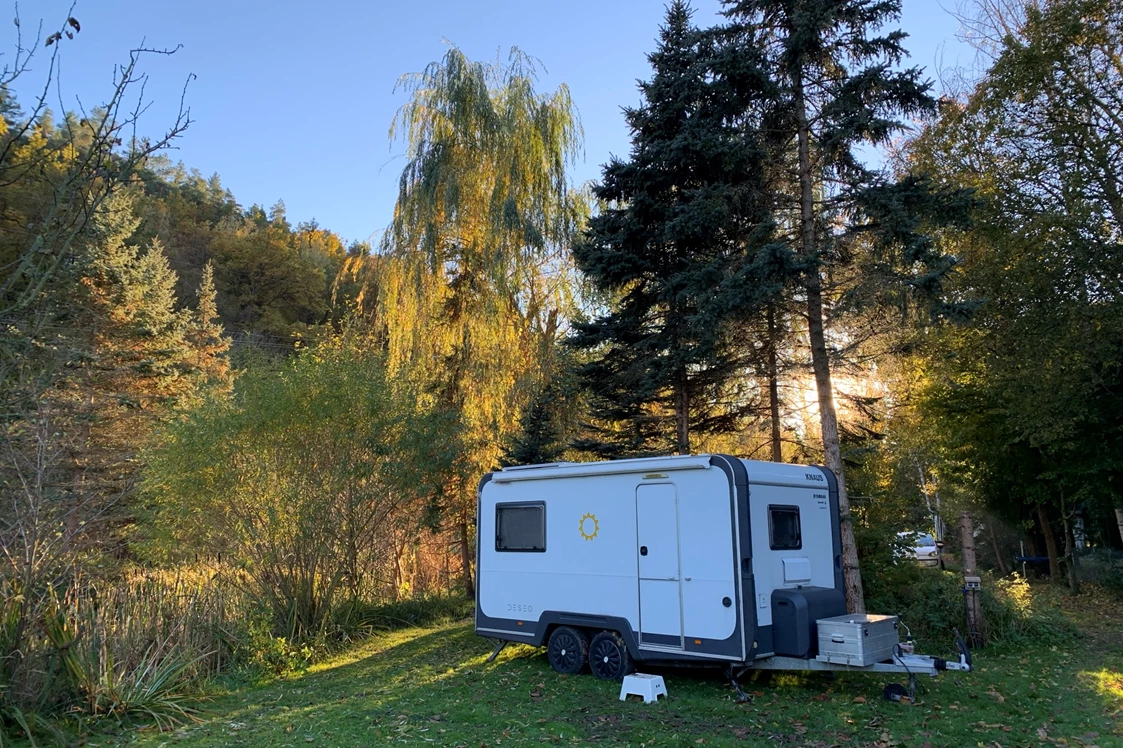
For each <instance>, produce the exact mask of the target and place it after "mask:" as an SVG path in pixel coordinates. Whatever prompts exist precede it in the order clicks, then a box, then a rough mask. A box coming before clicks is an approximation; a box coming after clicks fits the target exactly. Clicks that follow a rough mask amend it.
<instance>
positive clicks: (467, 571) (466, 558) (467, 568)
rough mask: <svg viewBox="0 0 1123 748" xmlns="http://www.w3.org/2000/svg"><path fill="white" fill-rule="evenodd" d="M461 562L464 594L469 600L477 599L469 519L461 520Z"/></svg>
mask: <svg viewBox="0 0 1123 748" xmlns="http://www.w3.org/2000/svg"><path fill="white" fill-rule="evenodd" d="M459 532H460V564H461V567H462V569H463V572H464V594H465V595H467V596H468V599H469V600H475V599H476V585H475V583H474V582H473V581H472V549H471V547H470V546H469V545H468V520H467V519H464V518H461V520H460V527H459Z"/></svg>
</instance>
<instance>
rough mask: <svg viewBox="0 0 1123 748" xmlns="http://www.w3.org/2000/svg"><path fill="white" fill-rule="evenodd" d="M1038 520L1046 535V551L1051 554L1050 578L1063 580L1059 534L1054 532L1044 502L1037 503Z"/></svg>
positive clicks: (1043, 533)
mask: <svg viewBox="0 0 1123 748" xmlns="http://www.w3.org/2000/svg"><path fill="white" fill-rule="evenodd" d="M1037 521H1038V522H1040V523H1041V534H1042V535H1044V536H1045V552H1046V553H1047V554H1048V555H1049V579H1050V581H1053V582H1059V581H1060V580H1061V561H1060V557H1059V555H1058V554H1057V536H1056V535H1054V534H1053V527H1052V525H1050V524H1049V515H1048V514H1047V513H1046V511H1045V505H1044V504H1038V505H1037Z"/></svg>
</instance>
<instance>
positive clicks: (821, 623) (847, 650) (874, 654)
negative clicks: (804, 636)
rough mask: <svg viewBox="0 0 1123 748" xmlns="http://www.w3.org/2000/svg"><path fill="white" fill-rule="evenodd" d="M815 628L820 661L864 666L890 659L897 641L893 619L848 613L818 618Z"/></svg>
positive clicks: (895, 622) (898, 637)
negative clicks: (817, 635) (817, 636)
mask: <svg viewBox="0 0 1123 748" xmlns="http://www.w3.org/2000/svg"><path fill="white" fill-rule="evenodd" d="M816 624H817V625H818V628H819V654H818V656H817V657H816V658H815V659H817V660H819V661H820V662H833V663H836V664H839V665H855V666H857V667H865V666H866V665H872V664H874V663H875V662H885V661H886V660H889V659H892V657H893V648H894V647H895V646H896V645H897V644H898V643H899V642H900V640H901V639H900V635H899V634H898V632H897V616H878V615H869V614H867V613H850V614H847V615H844V616H834V617H832V618H821V619H819V620H818V621H816Z"/></svg>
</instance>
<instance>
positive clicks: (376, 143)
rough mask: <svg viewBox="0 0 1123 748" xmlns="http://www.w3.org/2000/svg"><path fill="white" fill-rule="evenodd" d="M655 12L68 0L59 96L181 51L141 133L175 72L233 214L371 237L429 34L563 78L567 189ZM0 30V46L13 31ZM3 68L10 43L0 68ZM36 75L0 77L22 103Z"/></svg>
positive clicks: (925, 29)
mask: <svg viewBox="0 0 1123 748" xmlns="http://www.w3.org/2000/svg"><path fill="white" fill-rule="evenodd" d="M949 2H951V0H945V4H946V3H949ZM70 4H71V2H70V0H34V2H24V3H23V4H22V5H21V8H20V10H21V17H22V21H23V23H22V28H23V30H24V32H25V34H26V33H27V32H29V31H33V29H34V25H35V23H37V22H38V20H39V19H40V18H43V19H45V20H46V21H47V23H46V25H45V26H44V28H45V29H47V31H45V32H44V35H46V33H49V31H50V30H53V29H54V28H55V27H57V24H58V22H59V21H60V20H62V19H65V16H66V12H67V9H68V8H69V7H70ZM694 7H695V9H696V14H695V21H696V23H698V24H699V25H710V24H711V23H712V22H716V21H717V20H718V17H717V11H718V9H719V7H720V3H719V2H718V0H695V1H694ZM9 10H10V5H9ZM663 12H664V4H663V3H662V2H660V1H659V0H564V1H558V0H554V1H552V2H543V1H542V0H538V1H537V2H534V1H532V0H474V2H465V1H464V0H413V1H412V2H408V1H407V2H401V1H400V0H395V1H393V2H388V1H387V0H370V1H369V2H363V1H362V0H321V1H320V2H318V3H308V2H306V0H301V1H300V2H297V1H296V0H280V1H277V0H274V1H272V2H265V1H263V0H225V1H220V0H192V1H191V2H184V1H183V0H84V1H83V0H79V1H78V3H77V7H76V8H75V10H74V15H75V17H77V18H78V20H79V21H80V22H81V24H82V32H81V33H80V34H78V35H77V37H76V38H75V39H74V40H73V41H71V40H66V39H64V40H63V42H64V44H65V46H64V49H63V57H62V75H61V92H62V100H63V102H64V103H65V105H66V106H67V107H68V108H74V106H75V103H76V101H77V99H81V101H82V102H83V103H84V104H85V105H87V106H91V105H93V104H96V103H98V102H99V101H103V100H104V99H105V98H106V97H107V96H108V93H109V91H110V88H111V84H112V73H113V66H114V64H115V63H120V62H122V61H123V60H126V59H127V57H128V50H129V49H131V48H133V47H136V46H139V45H140V42H141V40H145V43H146V46H151V47H160V48H171V47H175V46H176V45H180V44H181V45H183V46H182V48H181V49H180V50H179V51H178V52H176V54H175V55H174V56H172V57H166V58H165V57H151V58H149V59H148V60H147V62H146V63H145V66H144V70H145V72H147V73H148V74H149V75H150V80H149V83H148V86H147V96H148V98H149V99H151V100H152V102H153V107H152V109H150V110H149V112H148V113H147V115H146V117H145V120H144V129H145V130H146V131H147V132H148V133H150V134H155V133H156V132H157V131H158V130H159V129H160V128H161V126H162V125H166V124H167V123H169V122H170V121H171V119H172V118H173V116H174V112H175V108H176V106H177V105H178V102H179V95H180V91H181V89H182V87H183V84H184V82H185V81H186V79H187V77H188V75H189V74H194V75H195V76H196V79H195V80H193V81H192V82H191V84H190V85H189V87H188V91H187V103H188V105H189V106H190V107H191V116H192V118H193V119H194V120H195V123H194V124H193V125H192V126H191V128H190V130H189V131H188V132H187V133H186V135H185V136H184V137H183V138H182V139H181V140H180V141H179V142H178V151H177V152H173V153H172V154H171V157H172V158H173V159H181V160H182V161H183V162H184V163H185V164H186V165H187V166H188V167H194V168H196V169H198V170H199V171H201V172H203V174H204V175H208V176H209V175H210V174H211V173H213V172H216V171H217V172H218V173H219V174H220V175H221V177H222V181H223V184H224V185H225V186H226V187H227V188H229V189H230V190H232V191H233V192H234V194H235V196H237V198H238V200H239V202H241V203H242V204H243V205H244V206H249V205H251V204H253V203H259V204H261V205H264V206H265V207H269V206H270V205H272V204H273V203H275V202H276V201H277V200H278V199H282V198H283V199H284V201H285V205H286V208H287V212H288V216H289V219H290V220H292V221H293V222H297V221H303V220H308V219H311V218H315V219H316V220H318V221H319V222H320V224H321V225H322V226H324V227H326V228H330V229H332V230H335V231H337V232H338V233H340V234H341V235H342V236H343V237H344V238H345V239H348V240H351V239H367V238H368V237H371V238H376V237H377V235H378V233H379V232H380V231H381V230H382V229H383V228H385V226H386V225H387V223H389V220H390V216H391V214H392V211H393V205H394V199H395V197H396V195H397V179H398V175H399V174H400V172H401V168H402V165H403V159H402V155H401V154H402V151H403V146H402V144H401V143H394V144H391V143H390V142H389V141H388V139H387V130H388V128H389V125H390V121H391V119H392V118H393V116H394V112H395V111H396V110H397V108H398V107H399V106H401V104H402V103H403V102H404V101H405V96H404V94H403V93H401V92H398V93H395V92H394V84H395V82H396V81H397V80H398V78H399V76H401V75H402V74H403V73H406V72H413V71H418V70H421V69H422V68H424V66H425V65H426V64H427V63H429V62H430V61H433V60H436V59H438V58H440V57H441V56H442V55H443V54H444V51H445V42H444V40H446V39H447V40H449V41H451V42H453V43H455V44H457V45H458V46H460V48H461V49H463V50H464V51H465V53H466V54H468V56H469V57H471V58H473V59H494V57H495V56H496V54H497V52H499V51H500V50H502V54H503V55H504V56H505V55H506V50H507V49H508V48H509V47H510V46H512V45H516V46H518V47H520V48H521V49H522V50H523V51H525V52H527V53H529V54H531V55H533V56H535V57H537V58H538V59H539V60H541V61H542V63H543V65H544V66H545V68H546V71H547V72H546V73H544V74H543V75H542V78H541V87H542V89H543V90H545V89H553V88H555V87H556V86H557V85H559V84H560V83H563V82H564V83H566V84H567V85H568V86H569V88H570V91H571V94H572V96H573V100H574V103H575V104H576V105H577V107H578V109H579V111H580V115H581V120H582V123H583V125H584V129H585V159H584V161H583V162H582V163H579V164H578V165H577V166H576V167H575V169H574V177H575V178H576V179H577V180H578V181H584V180H586V179H595V178H596V177H597V176H598V175H599V171H600V165H601V164H603V163H604V162H605V161H607V160H608V157H609V155H610V154H614V153H615V154H621V155H622V154H626V153H627V151H628V147H629V144H628V132H627V128H626V126H625V124H624V119H623V116H622V114H621V112H620V107H621V106H623V105H631V104H635V103H637V102H638V100H639V95H638V93H637V91H636V87H635V82H636V79H638V78H646V77H647V75H648V73H649V67H648V65H647V60H646V58H645V55H646V53H648V52H649V51H651V49H652V48H653V47H654V39H655V37H656V35H657V33H658V27H659V24H660V22H661V20H662V16H663ZM901 26H902V28H903V29H904V30H905V31H906V32H908V33H909V34H910V39H909V40H908V42H907V47H908V48H909V50H910V52H911V54H912V60H911V63H912V64H916V65H922V66H925V67H926V68H929V70H930V71H931V70H932V69H933V68H934V66H935V65H937V64H938V65H941V66H945V67H946V66H950V65H954V64H956V63H957V62H958V63H963V64H965V63H968V62H970V60H971V59H972V52H971V51H970V50H969V49H967V48H965V46H964V45H963V44H962V43H960V42H959V41H958V40H956V39H955V34H956V31H957V29H958V22H957V21H956V20H955V19H954V18H953V17H952V16H951V15H949V14H948V13H947V12H946V11H945V10H943V8H942V7H941V4H940V3H938V2H937V1H936V0H904V13H903V18H902V22H901ZM0 29H2V31H0V34H3V37H2V38H0V42H3V43H4V46H3V49H4V50H5V51H9V50H10V49H11V48H12V44H13V42H14V30H15V27H14V25H12V24H9V23H7V22H4V23H0ZM45 59H46V58H45V57H42V56H41V58H40V63H42V62H44V61H45ZM10 60H11V54H10V52H9V54H6V55H5V56H4V59H3V60H2V61H0V64H2V63H3V62H10ZM42 73H43V71H42V70H41V69H40V70H38V71H32V73H31V74H29V75H28V76H27V77H26V78H25V79H24V81H23V83H22V84H21V85H19V86H17V87H16V90H17V92H18V93H19V94H20V97H21V100H25V99H27V98H28V97H29V96H30V94H31V91H32V90H34V86H32V85H30V84H32V83H34V84H35V85H41V80H42V77H41V76H42ZM930 75H931V76H932V77H933V78H935V75H934V73H931V72H930ZM54 100H55V101H56V102H57V100H58V97H57V96H55V97H54ZM53 108H55V109H56V110H58V109H59V105H58V104H57V103H56V104H54V107H53Z"/></svg>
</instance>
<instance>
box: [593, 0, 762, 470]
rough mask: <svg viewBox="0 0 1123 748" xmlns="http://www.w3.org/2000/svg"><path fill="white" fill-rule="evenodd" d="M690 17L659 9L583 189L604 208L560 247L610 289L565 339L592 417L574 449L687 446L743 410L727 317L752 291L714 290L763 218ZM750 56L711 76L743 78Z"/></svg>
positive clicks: (731, 99) (738, 348) (748, 147)
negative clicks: (568, 248)
mask: <svg viewBox="0 0 1123 748" xmlns="http://www.w3.org/2000/svg"><path fill="white" fill-rule="evenodd" d="M690 16H691V11H690V8H689V6H688V5H687V3H686V2H682V1H681V0H678V1H676V2H674V3H672V5H671V6H670V7H669V9H668V12H667V17H666V22H665V24H664V26H663V27H662V29H661V32H660V37H659V43H658V48H657V49H656V51H655V52H654V53H652V54H651V55H650V56H649V58H648V59H649V60H650V62H651V65H652V67H653V68H654V75H653V76H652V78H651V80H650V81H647V82H644V83H641V84H640V92H641V93H642V95H643V103H642V104H641V105H640V106H639V107H637V108H634V109H628V110H626V113H625V115H626V118H627V122H628V126H629V127H630V129H631V131H632V152H631V156H630V158H629V159H628V160H627V161H622V160H618V159H614V160H612V161H611V162H610V163H609V164H608V165H607V166H606V167H605V168H604V173H603V181H602V182H601V183H600V184H599V185H597V186H596V187H595V188H594V192H595V195H596V197H597V198H599V200H600V201H601V202H602V203H603V204H604V205H605V207H604V208H603V209H602V211H601V212H600V214H599V215H597V216H595V217H594V218H593V219H592V220H591V221H590V222H589V228H588V230H587V232H586V233H585V236H584V237H583V239H582V241H580V242H579V243H578V244H577V245H576V246H575V248H574V256H575V258H576V260H577V264H578V267H579V268H580V269H581V271H582V272H583V273H584V274H585V275H586V277H587V278H588V279H589V280H590V281H591V282H592V283H593V284H594V285H595V286H596V287H597V288H598V289H600V290H601V291H603V292H606V293H608V294H609V295H612V296H615V298H616V302H615V303H614V304H613V305H612V308H611V309H610V311H608V312H607V313H606V314H604V315H602V316H600V317H599V318H597V319H594V320H592V321H590V322H586V323H581V324H577V325H576V326H575V335H574V336H573V339H572V343H573V345H575V346H576V347H578V348H582V349H586V350H588V351H590V352H591V353H592V354H593V356H594V358H593V360H592V361H590V362H589V363H588V364H586V365H585V366H584V368H583V376H584V379H585V381H586V383H587V385H588V387H589V388H590V391H591V393H592V397H593V406H594V413H595V415H596V416H597V417H598V418H599V420H600V422H601V425H600V427H599V428H598V433H597V435H596V438H595V439H593V440H590V441H587V442H583V443H581V444H580V445H579V446H581V447H583V448H585V449H589V450H591V451H597V452H599V453H601V454H602V455H604V456H623V455H637V454H651V453H657V452H666V451H672V450H673V451H675V452H678V453H687V452H689V451H690V447H691V434H692V433H693V434H699V433H702V434H705V433H721V432H726V431H731V430H733V429H735V428H737V427H738V425H739V424H740V423H741V421H742V419H743V417H744V416H745V415H746V414H747V413H748V412H750V411H751V410H752V409H753V408H755V403H754V402H753V400H752V398H750V397H748V396H747V395H746V393H745V392H744V391H742V390H741V389H739V388H738V384H739V383H740V382H741V381H742V380H741V379H740V375H741V374H742V373H743V370H744V367H745V364H746V356H747V355H749V353H750V351H751V350H752V349H751V346H750V345H748V341H745V340H743V339H741V338H740V336H738V335H736V334H735V331H734V329H733V328H732V327H731V325H730V319H731V315H730V307H731V306H732V307H736V308H738V309H740V310H742V311H743V309H744V308H745V307H746V306H747V304H746V301H747V298H748V296H746V295H751V294H752V293H754V289H753V288H752V286H751V284H744V283H738V284H736V287H737V290H738V292H739V293H740V294H741V295H742V296H741V298H739V299H737V300H736V301H735V302H731V295H730V294H729V293H727V291H728V290H729V289H728V288H726V285H727V284H729V283H730V279H731V277H732V276H735V275H737V274H738V273H742V274H743V273H744V270H745V268H746V267H748V266H751V263H748V264H746V263H745V262H744V259H745V258H744V250H745V247H746V245H747V243H748V239H749V236H750V235H751V234H753V233H755V232H757V231H758V230H759V228H760V223H761V220H762V219H763V218H764V217H765V215H764V213H763V211H762V206H763V204H764V202H763V190H762V183H761V178H762V161H763V158H762V153H763V151H762V148H761V146H760V143H759V137H758V131H757V130H756V128H753V127H747V126H746V123H747V122H750V121H751V119H750V118H746V117H745V114H744V113H745V112H746V110H747V109H748V108H749V107H748V106H747V103H746V102H745V101H742V100H741V99H740V98H739V97H738V95H737V93H736V91H735V89H734V88H733V87H731V86H729V85H728V83H727V82H726V81H725V80H724V78H722V77H720V76H715V75H713V70H712V68H713V63H714V60H713V59H712V54H711V53H712V49H711V44H710V37H709V35H706V34H703V33H702V32H700V31H698V30H697V29H696V28H694V27H693V26H692V25H691V23H690ZM752 60H753V55H751V54H749V55H747V56H745V57H743V58H741V59H740V60H739V61H738V65H739V67H740V70H739V71H732V70H730V71H725V72H728V73H736V74H737V75H739V76H741V77H745V76H746V70H747V71H748V73H747V77H751V75H752V69H753V66H752ZM738 268H740V269H738ZM741 280H742V281H743V280H744V277H742V278H741ZM723 289H724V290H723Z"/></svg>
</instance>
